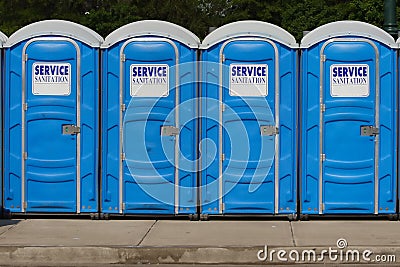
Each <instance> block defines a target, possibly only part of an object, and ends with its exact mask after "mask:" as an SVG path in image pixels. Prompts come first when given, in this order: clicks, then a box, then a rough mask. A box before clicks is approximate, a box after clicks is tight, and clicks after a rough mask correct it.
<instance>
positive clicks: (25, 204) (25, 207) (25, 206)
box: [22, 201, 28, 210]
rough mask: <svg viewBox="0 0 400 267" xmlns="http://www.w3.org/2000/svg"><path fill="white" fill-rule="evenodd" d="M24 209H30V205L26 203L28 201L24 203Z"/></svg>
mask: <svg viewBox="0 0 400 267" xmlns="http://www.w3.org/2000/svg"><path fill="white" fill-rule="evenodd" d="M22 207H23V208H24V210H26V209H27V208H28V204H27V203H26V201H25V202H24V203H22Z"/></svg>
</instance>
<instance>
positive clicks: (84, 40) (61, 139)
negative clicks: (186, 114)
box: [4, 20, 103, 214]
mask: <svg viewBox="0 0 400 267" xmlns="http://www.w3.org/2000/svg"><path fill="white" fill-rule="evenodd" d="M102 41H103V39H102V37H101V36H100V35H98V34H97V33H95V32H94V31H92V30H90V29H88V28H86V27H84V26H82V25H78V24H76V23H72V22H68V21H61V20H46V21H40V22H36V23H33V24H30V25H28V26H26V27H23V28H21V29H20V30H18V31H16V32H15V33H14V34H12V35H11V36H10V38H9V39H8V41H7V42H6V43H5V45H4V47H5V90H4V92H5V95H4V110H5V116H4V166H5V168H4V186H5V190H4V206H5V209H7V210H8V211H9V212H11V213H76V214H79V213H81V212H82V213H83V212H85V213H92V212H98V176H97V174H98V171H97V168H98V143H99V142H98V139H99V138H98V132H99V131H98V124H99V121H98V119H99V116H98V113H99V107H98V95H99V89H98V87H99V51H100V45H101V43H102Z"/></svg>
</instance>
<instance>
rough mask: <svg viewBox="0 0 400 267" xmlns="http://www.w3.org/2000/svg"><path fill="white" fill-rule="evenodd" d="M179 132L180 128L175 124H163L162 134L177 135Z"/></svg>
mask: <svg viewBox="0 0 400 267" xmlns="http://www.w3.org/2000/svg"><path fill="white" fill-rule="evenodd" d="M178 134H179V128H177V127H174V126H161V135H162V136H176V135H178Z"/></svg>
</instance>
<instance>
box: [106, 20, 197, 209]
mask: <svg viewBox="0 0 400 267" xmlns="http://www.w3.org/2000/svg"><path fill="white" fill-rule="evenodd" d="M199 43H200V41H199V39H198V38H197V37H196V36H195V35H194V34H193V33H191V32H190V31H188V30H186V29H184V28H182V27H180V26H178V25H175V24H172V23H169V22H164V21H156V20H145V21H138V22H133V23H130V24H127V25H125V26H123V27H121V28H119V29H117V30H115V31H114V32H112V33H111V34H110V35H109V36H107V37H106V39H105V42H104V44H103V45H102V69H103V86H102V96H103V98H102V117H103V119H102V122H103V125H102V127H103V128H102V134H103V136H102V157H103V159H102V165H103V166H102V175H101V177H102V193H101V205H102V207H101V211H102V212H103V214H105V216H108V215H109V214H122V215H129V214H130V215H140V214H147V215H149V214H150V215H177V214H186V215H189V216H192V215H193V214H196V212H197V209H196V208H197V206H196V205H197V193H196V185H197V181H196V161H195V160H196V155H197V153H196V151H197V145H196V139H197V137H196V136H197V127H196V119H195V116H196V108H197V104H196V100H195V97H196V95H197V94H196V90H197V88H196V84H197V83H196V77H197V68H196V65H197V63H196V62H197V48H198V46H199Z"/></svg>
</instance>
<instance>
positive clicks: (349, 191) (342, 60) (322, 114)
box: [300, 21, 397, 218]
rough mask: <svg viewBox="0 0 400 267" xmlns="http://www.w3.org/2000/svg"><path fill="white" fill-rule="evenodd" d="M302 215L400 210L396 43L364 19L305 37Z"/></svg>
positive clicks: (336, 24)
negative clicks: (399, 201) (399, 196)
mask: <svg viewBox="0 0 400 267" xmlns="http://www.w3.org/2000/svg"><path fill="white" fill-rule="evenodd" d="M300 48H301V62H302V63H301V75H302V77H301V80H302V89H301V92H302V98H301V103H300V106H301V109H302V110H301V114H302V118H301V151H302V152H301V170H300V172H301V175H300V179H301V182H300V183H301V192H300V203H301V210H300V213H301V218H306V217H309V216H321V215H324V216H326V215H329V216H333V215H336V216H358V215H360V216H366V215H371V216H379V215H384V216H391V217H396V216H394V215H395V214H396V209H397V207H396V206H397V194H396V191H397V189H396V184H397V177H396V166H397V155H396V146H397V137H396V129H397V128H396V127H397V121H396V109H397V108H396V107H397V89H396V88H397V87H396V81H397V78H396V48H397V46H396V44H395V42H394V39H393V38H392V37H391V36H390V35H389V34H388V33H386V32H384V31H383V30H381V29H379V28H377V27H375V26H373V25H370V24H367V23H363V22H358V21H340V22H333V23H329V24H326V25H323V26H321V27H319V28H317V29H315V30H313V31H311V32H310V33H308V34H307V35H305V37H304V38H303V39H302V41H301V45H300Z"/></svg>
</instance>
